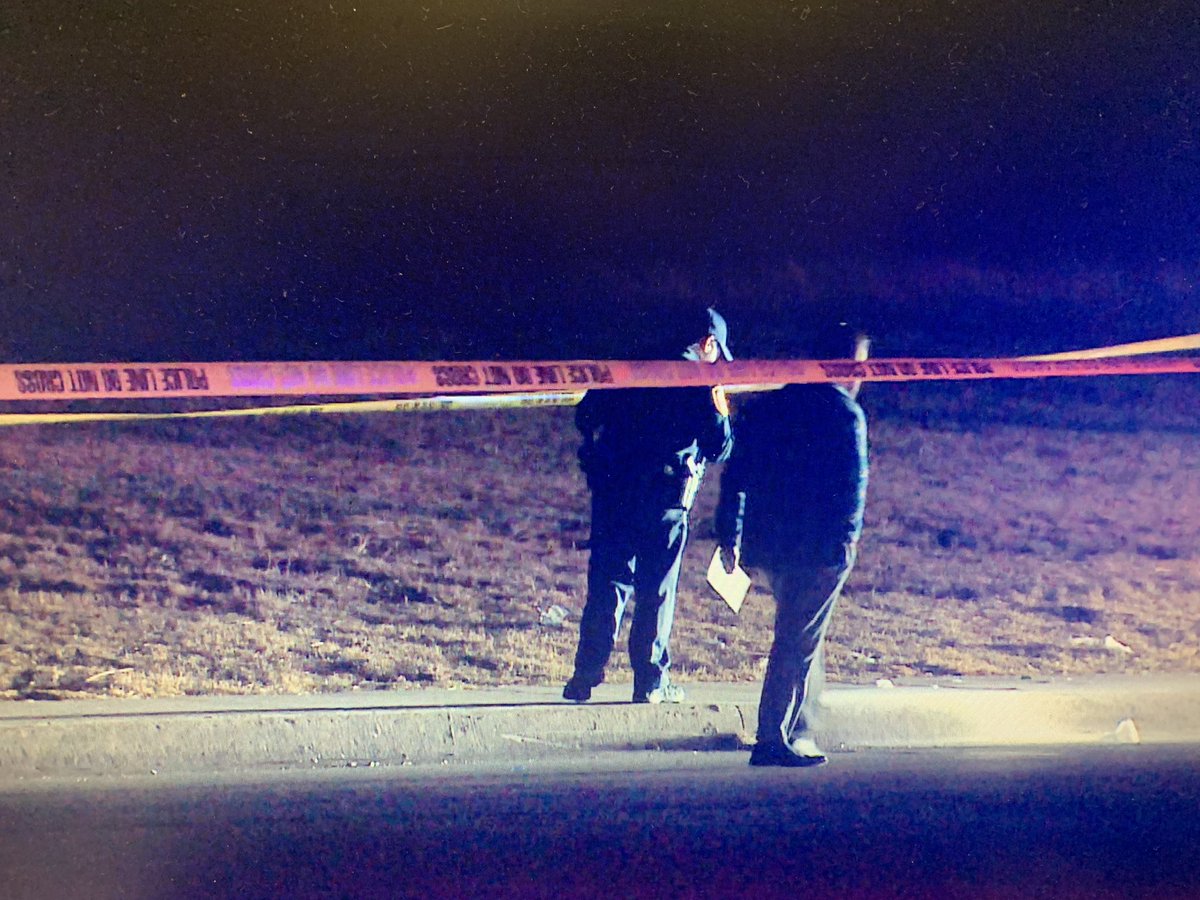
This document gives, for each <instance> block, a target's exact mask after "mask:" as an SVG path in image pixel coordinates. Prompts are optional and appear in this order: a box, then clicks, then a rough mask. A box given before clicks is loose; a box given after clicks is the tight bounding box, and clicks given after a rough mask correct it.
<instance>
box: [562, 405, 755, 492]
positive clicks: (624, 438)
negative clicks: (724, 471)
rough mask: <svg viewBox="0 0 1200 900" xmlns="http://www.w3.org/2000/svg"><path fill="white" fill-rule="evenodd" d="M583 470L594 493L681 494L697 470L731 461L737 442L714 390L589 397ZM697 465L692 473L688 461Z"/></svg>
mask: <svg viewBox="0 0 1200 900" xmlns="http://www.w3.org/2000/svg"><path fill="white" fill-rule="evenodd" d="M575 426H576V427H577V428H578V429H579V433H580V434H581V435H582V436H583V443H582V445H581V446H580V448H579V465H580V468H582V469H583V472H584V474H585V475H586V476H587V479H588V485H589V486H590V487H591V488H592V490H597V489H598V488H599V489H604V488H605V487H611V488H612V489H617V490H620V489H624V490H630V491H637V490H641V489H644V488H646V487H647V486H648V485H649V483H651V482H653V483H655V484H658V485H662V484H664V483H669V484H670V485H672V487H670V488H669V489H668V491H667V492H668V493H670V492H671V491H674V490H676V489H677V488H681V487H682V486H683V483H684V482H685V481H686V480H687V478H688V476H689V474H690V473H691V472H692V470H693V468H692V467H695V468H697V469H699V470H700V471H703V468H704V464H705V463H706V462H723V461H724V460H726V459H728V458H729V453H730V450H731V449H732V447H733V436H732V432H731V430H730V426H729V417H728V416H724V415H721V414H720V413H719V412H718V411H717V408H716V406H715V405H714V403H713V398H712V392H711V391H710V390H709V389H708V388H629V389H617V390H593V391H589V392H588V393H587V394H586V395H585V396H584V398H583V400H581V401H580V403H579V405H578V406H577V407H576V408H575ZM689 460H691V463H692V467H689V465H688V461H689Z"/></svg>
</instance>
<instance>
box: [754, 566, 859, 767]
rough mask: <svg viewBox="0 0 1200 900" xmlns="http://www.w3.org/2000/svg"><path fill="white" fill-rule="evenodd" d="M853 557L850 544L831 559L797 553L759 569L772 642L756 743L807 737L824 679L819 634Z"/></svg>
mask: <svg viewBox="0 0 1200 900" xmlns="http://www.w3.org/2000/svg"><path fill="white" fill-rule="evenodd" d="M857 555H858V551H857V545H856V544H855V543H853V542H851V543H847V544H846V545H845V546H844V547H843V548H842V549H841V551H839V553H838V554H835V558H836V556H840V557H841V559H840V560H839V561H837V562H833V563H831V562H829V559H828V557H826V559H825V560H822V561H819V562H813V561H805V560H804V559H803V558H802V557H801V556H800V555H797V556H794V557H792V558H791V559H787V558H783V559H781V560H780V561H778V562H773V563H772V564H771V565H770V566H769V567H768V566H765V565H764V566H763V567H762V571H764V572H765V573H766V575H767V577H768V579H769V580H770V584H771V591H772V593H774V594H775V641H774V643H773V644H772V645H771V656H770V658H769V659H768V661H767V673H766V676H765V677H764V679H763V687H762V695H761V697H760V698H759V704H758V732H757V739H758V741H759V742H760V743H779V742H780V741H782V742H783V743H785V744H789V743H791V742H792V741H793V740H795V739H796V738H802V737H807V736H808V732H809V730H810V729H811V728H812V726H813V720H814V712H815V708H816V704H817V698H818V697H819V695H820V692H821V688H822V687H823V686H824V683H825V634H826V632H827V631H828V630H829V622H830V620H831V619H832V617H833V609H834V606H835V605H836V604H837V599H838V597H839V596H841V593H842V587H843V586H844V585H845V583H846V579H847V578H848V577H849V575H850V570H851V569H852V568H853V566H854V561H855V559H856V558H857Z"/></svg>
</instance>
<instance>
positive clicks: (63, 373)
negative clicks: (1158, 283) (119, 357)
mask: <svg viewBox="0 0 1200 900" xmlns="http://www.w3.org/2000/svg"><path fill="white" fill-rule="evenodd" d="M1196 372H1200V357H1180V356H1175V357H1153V358H1138V357H1133V356H1123V357H1115V358H1112V357H1106V358H1097V359H1076V358H1071V359H971V358H928V359H916V358H914V359H908V358H905V359H874V360H868V361H865V362H855V361H853V360H735V361H733V362H721V363H717V364H715V365H706V364H702V363H695V362H688V361H686V360H675V361H667V360H655V361H630V360H609V361H594V360H582V361H567V362H299V363H297V362H261V363H244V362H213V363H136V364H115V365H114V364H74V363H61V364H42V365H11V364H7V365H0V401H42V402H45V401H70V400H141V399H148V398H158V399H162V398H236V397H268V396H281V397H294V396H347V395H356V394H357V395H364V394H375V395H378V394H402V395H404V394H409V395H419V394H522V393H531V392H536V393H556V394H557V393H579V392H582V391H588V390H595V389H608V388H658V387H709V386H713V385H717V384H726V385H745V384H750V385H758V384H814V383H829V382H844V381H851V380H854V381H867V382H912V381H961V380H984V379H1000V378H1005V379H1007V378H1053V377H1071V376H1075V377H1084V376H1097V375H1151V374H1170V373H1196Z"/></svg>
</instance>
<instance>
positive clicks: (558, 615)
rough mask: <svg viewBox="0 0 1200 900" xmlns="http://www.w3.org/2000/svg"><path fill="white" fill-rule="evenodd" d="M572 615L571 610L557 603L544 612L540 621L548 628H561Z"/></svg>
mask: <svg viewBox="0 0 1200 900" xmlns="http://www.w3.org/2000/svg"><path fill="white" fill-rule="evenodd" d="M570 615H571V611H570V610H569V609H567V608H566V607H563V606H559V605H558V604H557V603H555V604H554V605H553V606H551V607H550V608H549V609H547V610H544V611H543V612H542V615H541V618H539V619H538V621H539V622H541V623H542V624H543V625H545V626H546V627H548V628H561V627H562V625H563V623H564V622H565V621H566V620H567V619H568V618H569V617H570Z"/></svg>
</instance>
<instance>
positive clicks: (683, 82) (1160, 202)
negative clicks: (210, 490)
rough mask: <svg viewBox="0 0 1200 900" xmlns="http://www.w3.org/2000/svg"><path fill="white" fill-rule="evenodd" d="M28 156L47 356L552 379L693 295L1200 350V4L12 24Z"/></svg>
mask: <svg viewBox="0 0 1200 900" xmlns="http://www.w3.org/2000/svg"><path fill="white" fill-rule="evenodd" d="M0 128H2V131H0V134H2V135H3V141H2V142H0V186H2V187H3V190H2V191H0V317H2V318H3V321H4V323H5V324H4V333H0V351H4V354H5V355H6V356H9V357H12V358H33V357H37V356H41V357H44V358H87V357H97V356H115V357H140V358H155V357H163V356H168V355H190V356H194V357H238V356H260V357H262V356H279V355H291V356H310V357H311V356H330V357H342V358H346V357H357V356H368V355H369V356H376V357H393V358H401V357H404V356H413V355H424V354H433V355H437V354H439V353H445V352H448V351H454V350H461V351H462V352H468V353H469V352H471V351H476V350H478V349H479V348H480V346H481V343H480V340H481V339H480V337H479V336H480V335H481V334H482V335H491V336H492V338H493V339H494V340H495V343H494V347H495V348H499V350H500V352H502V351H503V348H504V347H505V346H508V345H505V343H504V341H505V339H504V338H503V337H497V335H504V334H507V333H508V332H512V331H522V330H525V331H527V332H528V334H529V336H531V339H532V338H533V337H537V336H541V337H542V338H546V337H547V335H549V334H550V333H553V337H554V340H553V341H550V340H547V342H546V347H547V352H548V353H550V352H551V351H552V350H560V351H561V349H562V348H563V347H569V346H571V341H572V340H573V339H574V338H575V337H577V338H579V343H578V346H580V347H582V348H585V349H586V347H587V341H586V340H585V337H586V335H587V334H588V333H589V332H590V331H591V330H592V329H604V328H607V329H610V330H611V329H612V327H613V320H614V319H617V320H620V319H621V318H622V317H623V316H625V315H626V314H627V310H630V309H633V308H637V307H638V306H639V305H642V306H645V305H647V304H649V305H653V304H655V303H669V302H670V298H671V297H673V296H682V295H687V294H699V295H701V296H702V297H703V298H704V299H708V300H716V301H718V302H720V303H722V305H723V308H728V309H732V311H733V314H734V317H735V318H736V316H737V314H738V311H739V307H740V308H742V309H745V310H747V311H750V310H753V311H754V313H755V315H757V316H758V317H759V318H761V317H762V315H763V314H764V312H763V310H764V304H765V306H766V308H769V309H771V310H773V311H774V312H775V313H777V314H778V315H779V316H781V317H783V316H786V315H790V314H793V313H795V312H796V311H797V310H802V309H803V308H805V304H806V303H810V302H812V300H813V298H814V297H822V298H825V299H826V300H828V299H829V298H836V297H838V296H840V295H841V294H854V295H855V296H856V297H857V299H856V301H855V302H856V303H858V304H859V306H860V307H861V306H862V305H863V304H864V303H866V304H867V305H870V306H871V307H872V308H873V309H874V310H875V315H876V320H877V322H880V321H886V319H887V316H888V314H889V310H890V309H893V308H894V310H895V311H897V316H899V315H900V313H899V311H900V310H910V312H908V313H906V315H908V316H909V318H910V319H911V317H912V315H913V314H912V313H911V309H913V308H919V307H921V304H922V302H923V301H924V300H925V299H927V298H923V297H922V292H928V291H934V292H937V291H939V290H940V291H942V292H943V293H950V294H953V293H954V292H955V291H959V290H960V289H963V290H966V293H967V294H971V293H972V292H974V295H975V296H974V298H973V299H970V300H969V302H970V303H974V304H976V305H979V304H983V305H984V306H986V305H987V304H989V303H991V304H1000V305H1003V304H1004V303H1006V302H1009V301H1011V300H1012V298H1013V296H1015V295H1020V296H1021V297H1024V299H1025V301H1026V302H1028V300H1029V298H1030V297H1039V298H1041V300H1043V301H1044V300H1046V299H1047V296H1048V295H1049V294H1054V295H1055V296H1054V297H1053V298H1051V299H1053V300H1054V301H1055V302H1058V301H1059V300H1060V299H1061V298H1060V297H1059V296H1058V295H1060V294H1061V295H1063V296H1066V297H1067V299H1069V300H1070V302H1071V303H1074V304H1076V305H1077V306H1078V307H1079V310H1080V311H1079V312H1078V313H1077V314H1076V316H1077V318H1079V319H1081V320H1088V321H1093V322H1101V323H1107V325H1109V326H1112V334H1113V336H1114V337H1120V338H1122V339H1124V338H1130V337H1131V335H1129V334H1126V333H1123V332H1122V329H1124V331H1129V330H1130V329H1132V330H1134V331H1136V330H1137V328H1138V327H1141V326H1144V327H1145V329H1146V330H1147V332H1148V333H1147V334H1146V335H1145V336H1157V335H1159V334H1162V333H1167V332H1168V331H1169V330H1170V329H1169V328H1166V326H1167V325H1170V326H1172V327H1178V326H1186V325H1188V323H1189V320H1190V321H1191V325H1192V327H1194V328H1195V329H1196V330H1200V316H1193V315H1192V313H1193V312H1194V311H1196V310H1198V309H1200V296H1198V294H1197V287H1196V279H1197V276H1198V275H1200V11H1198V8H1197V7H1196V5H1195V3H1192V2H1187V3H1185V2H1178V3H1174V2H1172V3H1166V4H1162V3H1149V4H1130V3H1112V4H1110V3H1104V2H1094V3H1093V2H1087V3H1079V4H1070V3H1061V2H1057V0H1046V2H1042V3H1014V2H1003V0H1001V2H999V3H982V2H965V0H963V2H952V0H939V2H932V3H922V4H914V3H907V2H903V3H886V2H885V3H878V2H868V0H857V2H838V3H832V2H816V0H814V2H807V3H806V2H801V3H784V2H751V3H728V2H720V3H717V2H705V0H690V2H658V3H641V4H638V3H611V2H607V0H600V2H575V0H508V2H494V3H481V2H462V3H439V2H437V0H426V2H425V3H409V2H400V0H388V2H384V0H362V2H357V3H348V2H343V0H333V2H329V0H322V2H312V3H293V2H270V3H266V2H263V3H257V2H253V0H243V2H239V3H230V2H220V0H196V2H165V0H160V2H114V0H92V2H88V3H65V2H58V0H49V2H25V0H15V2H14V0H9V2H8V3H6V4H5V6H4V7H3V8H2V9H0ZM981 284H983V285H984V287H980V285H981ZM964 285H965V288H964ZM1147 290H1150V291H1151V293H1154V292H1157V293H1155V296H1154V297H1152V298H1150V299H1146V297H1145V294H1146V291H1147ZM1129 291H1134V292H1137V293H1139V296H1141V297H1142V300H1140V301H1139V302H1140V303H1141V304H1142V305H1141V307H1138V309H1134V311H1133V312H1134V313H1137V314H1138V315H1141V316H1142V319H1141V320H1139V321H1135V322H1132V323H1130V322H1129V321H1126V319H1127V318H1128V317H1127V316H1126V317H1125V318H1124V319H1123V318H1122V316H1124V315H1125V314H1124V313H1121V312H1120V310H1121V309H1124V308H1125V307H1127V306H1128V305H1129V302H1130V301H1129V298H1128V297H1127V296H1126V293H1127V292H1129ZM863 297H866V298H867V299H866V300H864V299H863ZM748 298H749V299H748ZM755 298H757V299H755ZM1018 299H1019V298H1018ZM963 302H968V301H965V300H964V301H963ZM756 304H757V305H756ZM1156 304H1158V305H1156ZM1009 305H1011V303H1009ZM1135 305H1136V304H1135ZM1163 309H1168V310H1170V311H1171V314H1172V315H1173V316H1174V318H1173V319H1172V320H1171V321H1170V322H1164V321H1163V316H1162V310H1163ZM1139 310H1140V312H1139ZM981 314H982V313H981ZM897 320H898V319H897ZM539 329H540V330H539ZM1100 331H1103V329H1100ZM564 335H565V336H564ZM1089 337H1092V338H1096V339H1099V338H1101V337H1104V335H1103V334H1101V333H1099V332H1098V333H1097V334H1095V335H1089ZM1046 343H1048V345H1049V348H1053V347H1054V345H1055V342H1054V341H1053V340H1050V341H1048V342H1046ZM1068 343H1071V342H1070V341H1068ZM551 344H554V346H553V347H552V346H551ZM483 346H487V345H486V344H484V345H483ZM511 346H512V347H513V348H514V349H520V350H522V351H528V350H529V349H530V347H531V346H533V347H536V342H535V343H533V344H530V343H528V342H527V343H526V344H525V345H521V344H520V342H519V341H516V342H512V343H511Z"/></svg>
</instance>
